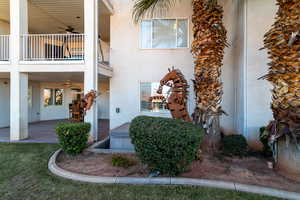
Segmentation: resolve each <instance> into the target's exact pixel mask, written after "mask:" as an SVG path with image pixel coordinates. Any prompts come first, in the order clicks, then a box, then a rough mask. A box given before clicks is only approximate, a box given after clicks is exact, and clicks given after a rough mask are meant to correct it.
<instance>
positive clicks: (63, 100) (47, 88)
mask: <svg viewBox="0 0 300 200" xmlns="http://www.w3.org/2000/svg"><path fill="white" fill-rule="evenodd" d="M45 90H53V91H54V93H53V94H54V96H53V99H52V104H50V105H45V96H44V94H45V93H44V92H45ZM55 90H62V91H63V98H62V104H55V101H56V100H55ZM42 92H43V97H42V100H43V107H46V108H47V107H52V106H55V107H59V106H64V104H65V99H64V98H65V89H63V88H56V87H55V88H52V87H45V88H43V89H42ZM51 95H52V93H51Z"/></svg>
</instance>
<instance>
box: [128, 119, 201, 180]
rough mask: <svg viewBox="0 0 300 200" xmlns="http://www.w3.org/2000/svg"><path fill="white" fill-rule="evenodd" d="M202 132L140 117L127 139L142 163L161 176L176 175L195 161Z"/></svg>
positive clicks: (177, 123) (170, 121)
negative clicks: (130, 141) (129, 139)
mask: <svg viewBox="0 0 300 200" xmlns="http://www.w3.org/2000/svg"><path fill="white" fill-rule="evenodd" d="M203 134H204V131H203V129H201V128H199V127H197V126H195V125H193V124H192V123H189V122H185V121H181V120H174V119H169V118H161V117H146V116H140V117H137V118H135V119H134V120H133V121H132V122H131V125H130V137H131V140H132V143H133V145H134V147H135V150H136V153H137V155H138V157H139V159H140V160H141V162H142V163H143V164H146V165H147V166H148V168H149V169H150V170H151V171H152V172H155V171H159V172H160V173H161V174H167V175H171V176H173V175H177V174H179V173H181V172H183V171H185V170H186V167H187V166H188V165H189V164H190V163H191V162H192V161H194V159H195V158H196V155H197V152H198V149H199V146H200V143H201V140H202V136H203Z"/></svg>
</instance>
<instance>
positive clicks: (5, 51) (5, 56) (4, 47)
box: [0, 35, 9, 61]
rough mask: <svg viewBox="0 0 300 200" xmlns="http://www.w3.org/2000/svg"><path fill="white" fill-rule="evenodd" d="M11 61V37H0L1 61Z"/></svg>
mask: <svg viewBox="0 0 300 200" xmlns="http://www.w3.org/2000/svg"><path fill="white" fill-rule="evenodd" d="M8 60H9V35H0V61H8Z"/></svg>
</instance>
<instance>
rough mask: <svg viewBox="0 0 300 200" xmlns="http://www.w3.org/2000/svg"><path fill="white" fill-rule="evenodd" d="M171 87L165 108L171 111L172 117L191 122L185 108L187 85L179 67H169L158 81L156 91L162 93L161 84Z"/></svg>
mask: <svg viewBox="0 0 300 200" xmlns="http://www.w3.org/2000/svg"><path fill="white" fill-rule="evenodd" d="M165 85H166V86H169V87H171V95H170V96H169V98H168V103H167V109H169V110H170V111H171V115H172V117H173V118H174V119H181V120H185V121H188V122H192V120H191V118H190V116H189V113H188V110H187V96H188V90H187V89H188V88H189V85H188V83H187V81H186V79H185V78H184V75H183V74H182V73H181V71H180V70H179V69H174V68H173V69H172V70H171V69H169V73H168V74H167V75H166V76H165V77H164V78H163V79H162V80H161V81H160V86H159V89H158V91H157V93H158V94H162V90H163V86H165Z"/></svg>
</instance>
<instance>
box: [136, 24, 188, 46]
mask: <svg viewBox="0 0 300 200" xmlns="http://www.w3.org/2000/svg"><path fill="white" fill-rule="evenodd" d="M187 47H188V20H187V19H153V20H143V21H142V22H141V48H143V49H150V48H154V49H164V48H187Z"/></svg>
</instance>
